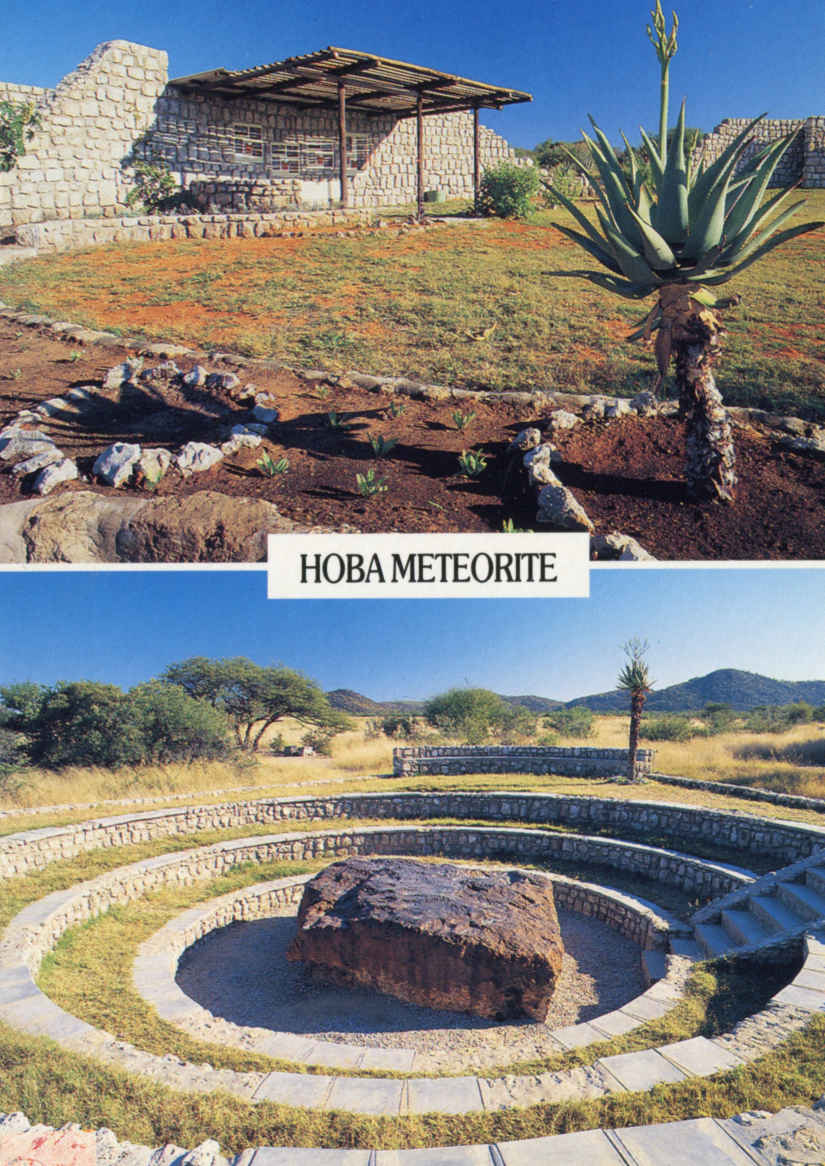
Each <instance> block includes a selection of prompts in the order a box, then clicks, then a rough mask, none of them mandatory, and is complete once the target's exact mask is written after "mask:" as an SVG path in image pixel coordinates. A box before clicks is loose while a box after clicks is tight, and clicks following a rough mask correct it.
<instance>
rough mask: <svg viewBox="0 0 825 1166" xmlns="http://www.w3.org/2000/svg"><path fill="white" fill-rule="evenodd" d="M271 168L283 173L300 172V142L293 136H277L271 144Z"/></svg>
mask: <svg viewBox="0 0 825 1166" xmlns="http://www.w3.org/2000/svg"><path fill="white" fill-rule="evenodd" d="M271 151H272V153H271V158H272V169H273V170H280V171H281V173H283V174H300V173H301V143H300V142H299V141H298V140H297V139H295V138H282V139H281V140H278V139H277V138H276V139H275V140H274V141H273V142H272V146H271Z"/></svg>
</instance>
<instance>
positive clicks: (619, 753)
mask: <svg viewBox="0 0 825 1166" xmlns="http://www.w3.org/2000/svg"><path fill="white" fill-rule="evenodd" d="M654 756H655V751H654V750H653V749H639V750H638V751H637V753H636V758H637V761H638V764H639V770H640V771H641V773H643V774H649V773H650V770H651V767H652V765H653V758H654ZM627 761H628V752H627V750H626V749H590V748H582V747H570V748H563V747H561V746H557V745H529V746H528V745H480V746H476V745H455V746H453V745H422V746H404V747H402V748H398V749H393V751H392V768H393V774H394V776H395V777H410V776H413V775H415V774H421V773H442V774H443V773H446V774H454V773H558V774H561V775H562V776H569V777H614V776H615V775H616V774H622V775H624V774H626V772H627Z"/></svg>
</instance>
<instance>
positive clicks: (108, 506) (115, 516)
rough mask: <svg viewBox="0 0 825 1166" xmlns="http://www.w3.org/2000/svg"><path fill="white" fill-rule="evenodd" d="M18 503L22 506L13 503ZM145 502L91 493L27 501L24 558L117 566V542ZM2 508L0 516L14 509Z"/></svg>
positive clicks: (23, 526) (73, 492) (22, 531)
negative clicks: (133, 514) (118, 535)
mask: <svg viewBox="0 0 825 1166" xmlns="http://www.w3.org/2000/svg"><path fill="white" fill-rule="evenodd" d="M14 505H20V504H14V503H13V504H12V506H14ZM144 505H145V502H144V501H143V500H142V499H136V498H128V497H127V498H117V497H112V496H110V495H106V494H95V493H94V492H93V491H91V490H66V491H62V492H61V493H60V494H57V495H55V496H54V497H51V498H44V499H38V500H37V501H36V502H34V503H31V502H28V503H26V509H25V511H23V512H21V514H20V519H19V521H20V528H19V532H20V538H21V540H22V547H23V554H22V559H21V560H18V559H17V558H9V559H8V560H7V561H9V562H17V561H24V562H27V563H95V562H96V563H116V562H119V561H120V559H119V556H118V554H117V552H116V546H115V540H116V536H117V533H118V531H119V530H120V529H121V528H122V527H124V526H125V525H126V523H127V522H128V519H129V517H130V516H131V514H132V513H133V512H134V511H135V510H137V509H139V508H140V507H141V506H144ZM11 508H12V507H11V506H10V507H2V508H0V514H3V513H5V512H6V511H7V510H11Z"/></svg>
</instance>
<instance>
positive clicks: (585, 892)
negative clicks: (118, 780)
mask: <svg viewBox="0 0 825 1166" xmlns="http://www.w3.org/2000/svg"><path fill="white" fill-rule="evenodd" d="M534 873H535V872H534ZM312 877H313V876H312V875H300V876H293V877H292V878H286V879H276V880H274V881H272V882H268V883H258V884H256V885H254V886H249V887H243V888H242V889H240V890H238V891H233V892H231V893H230V894H228V895H222V896H220V898H217V899H214V900H212V901H211V902H208V903H201V904H199V905H198V906H196V907H193V908H191V909H190V910H188V911H184V912H182V913H181V914H180V915H177V916H176V917H175V918H174V919H171V920H170V921H169V922H168V923H167V924H165V926H163V927H162V928H161V929H160V930H159V931H157V932H155V934H154V935H152V936H151V937H150V938H149V939H147V940H146V941H145V942H144V943H142V944H141V946H140V948H139V950H138V954H137V958H136V959H135V962H134V965H133V967H132V979H133V982H134V985H135V987H136V988H137V990H138V992H139V993H140V994H141V996H142V997H143V998H144V1000H146V1001H147V1002H148V1003H149V1004H151V1005H152V1007H153V1008H155V1010H156V1011H157V1012H158V1014H159V1015H160V1016H161V1017H162V1018H163V1019H164V1020H168V1021H169V1022H170V1023H172V1024H178V1025H182V1026H183V1027H184V1028H188V1025H189V1022H192V1023H193V1024H194V1028H195V1032H196V1033H197V1032H198V1028H199V1026H200V1025H202V1024H203V1022H204V1020H206V1021H208V1022H209V1029H210V1035H211V1037H212V1039H217V1040H218V1041H219V1042H220V1043H222V1044H223V1043H226V1044H231V1045H235V1046H237V1045H242V1046H243V1047H246V1045H247V1044H249V1046H250V1048H254V1049H256V1050H257V1051H263V1052H269V1053H273V1054H274V1055H276V1056H278V1057H280V1058H284V1059H286V1060H291V1061H296V1062H300V1063H302V1064H305V1065H324V1066H327V1067H329V1066H335V1067H337V1068H353V1067H358V1068H370V1069H373V1068H383V1069H385V1070H386V1069H392V1070H395V1071H401V1072H403V1071H410V1070H412V1069H414V1068H420V1066H418V1065H417V1063H416V1062H417V1054H416V1052H415V1050H414V1049H408V1048H392V1049H378V1050H376V1049H368V1050H366V1051H365V1049H364V1047H363V1046H358V1045H348V1044H345V1043H343V1042H341V1041H337V1040H336V1041H323V1040H322V1041H314V1040H312V1039H311V1038H309V1037H307V1036H298V1035H296V1034H294V1033H289V1032H277V1033H276V1032H272V1033H267V1034H266V1036H265V1037H264V1038H263V1047H262V1048H261V1047H260V1033H259V1031H258V1030H255V1029H252V1030H249V1029H244V1028H243V1027H238V1026H236V1025H228V1026H227V1030H228V1034H227V1035H225V1036H224V1035H222V1032H223V1030H222V1029H220V1028H219V1027H218V1025H217V1024H216V1022H215V1018H214V1017H213V1016H211V1014H209V1013H207V1012H206V1010H205V1009H203V1008H201V1007H200V1005H198V1004H197V1003H196V1002H195V1001H194V1000H192V999H191V998H190V997H189V996H187V995H186V994H185V993H184V992H183V991H182V990H181V989H180V988H179V987H178V985H177V983H176V980H175V976H176V974H177V969H178V962H179V960H180V958H181V956H182V955H183V954H184V952H185V951H187V950H188V949H189V948H191V947H192V946H194V945H195V944H197V943H198V942H200V940H202V939H204V938H205V937H206V936H207V935H210V934H211V933H212V932H214V931H216V930H218V929H220V928H222V927H227V926H229V925H230V924H232V923H236V922H240V921H248V920H251V919H260V918H268V917H269V916H271V915H275V914H278V913H280V912H283V911H284V910H285V909H290V908H291V907H293V906H296V905H297V903H298V902H299V901H300V898H301V895H302V894H303V888H304V886H305V884H306V883H307V881H308V880H309V879H310V878H312ZM543 877H545V878H547V879H548V880H549V881H550V882H552V884H553V894H554V898H555V901H556V905H557V906H559V907H563V908H567V910H569V911H575V912H577V913H579V914H582V915H586V916H588V917H589V918H592V919H597V920H599V921H600V922H603V923H605V924H606V925H607V926H608V927H610V928H612V929H613V930H614V931H617V932H618V933H619V934H620V935H624V936H626V937H627V938H629V939H630V940H632V941H633V942H635V943H637V944H639V943H640V941H641V942H644V940H645V939H646V938H647V937H649V936H650V935H653V936H654V938H655V939H656V940H659V939H660V938H661V937H664V936H665V935H666V933H667V931H668V930H669V929H670V928H673V929H674V930H679V929H680V928H681V926H682V925H681V923H680V921H679V920H677V919H676V918H675V917H672V916H670V915H669V914H668V913H667V912H664V911H661V910H660V909H659V908H655V909H654V908H653V907H652V906H651V905H650V904H647V903H645V902H644V901H642V900H641V899H637V898H635V897H633V896H631V895H625V894H622V893H621V892H619V891H614V890H611V889H609V888H606V887H599V886H594V885H593V884H590V883H581V882H577V881H575V880H574V879H567V878H565V877H564V876H563V875H556V874H548V875H544V876H543ZM648 950H649V949H648ZM670 975H671V979H674V978H675V980H676V981H677V983H676V984H675V985H674V986H675V987H677V988H678V989H681V978H682V975H683V969H681V968H678V967H674V962H673V961H671V973H670ZM639 1008H641V1015H640V1014H639V1011H638V1009H639ZM636 1009H637V1011H636V1012H634V1011H633V1002H632V1001H630V1002H628V1003H627V1004H625V1005H623V1006H622V1009H617V1010H616V1012H617V1013H619V1012H621V1015H620V1016H619V1017H618V1019H617V1020H616V1021H615V1023H616V1024H618V1025H619V1026H620V1027H621V1028H622V1030H626V1031H630V1027H638V1026H639V1025H641V1024H643V1023H644V1020H643V1019H642V1016H643V1014H644V1006H643V1005H641V1006H640V1005H636ZM597 1023H598V1022H597ZM603 1023H604V1024H606V1025H607V1028H605V1029H603V1030H601V1031H604V1032H605V1033H607V1032H608V1031H609V1028H610V1024H611V1021H610V1020H608V1019H605V1020H604V1021H603ZM569 1027H570V1028H571V1029H572V1028H576V1027H578V1026H576V1025H573V1026H569ZM582 1035H583V1036H587V1037H588V1038H589V1036H590V1035H591V1033H590V1027H589V1025H585V1026H584V1028H583V1030H582ZM567 1036H568V1040H569V1039H571V1037H572V1036H573V1034H572V1032H568V1034H567ZM241 1038H242V1039H241ZM253 1042H254V1043H253ZM560 1047H564V1045H563V1044H562V1043H561V1042H559V1041H556V1044H555V1048H556V1050H558V1048H560ZM510 1060H512V1056H511V1054H510V1053H509V1052H508V1050H507V1048H506V1047H504V1048H501V1046H500V1045H499V1044H498V1043H497V1042H494V1043H493V1045H492V1047H491V1048H490V1049H489V1064H490V1065H493V1064H496V1063H504V1064H506V1063H508V1062H509V1061H510Z"/></svg>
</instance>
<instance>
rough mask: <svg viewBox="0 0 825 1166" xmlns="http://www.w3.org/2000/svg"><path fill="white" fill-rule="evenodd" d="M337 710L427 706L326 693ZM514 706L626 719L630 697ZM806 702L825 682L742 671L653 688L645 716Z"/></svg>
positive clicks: (515, 700) (820, 697)
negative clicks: (583, 710)
mask: <svg viewBox="0 0 825 1166" xmlns="http://www.w3.org/2000/svg"><path fill="white" fill-rule="evenodd" d="M327 698H328V699H329V702H330V704H331V705H333V706H334V707H335V708H338V709H342V710H343V711H344V712H346V713H349V714H350V716H353V717H386V716H391V715H392V714H399V713H400V714H405V713H407V714H409V715H411V716H418V715H421V713H423V711H424V705H425V703H426V702H425V701H423V700H372V699H371V698H370V697H368V696H364V695H363V694H362V693H360V692H353V690H352V689H351V688H336V689H334V690H333V691H332V692H328V693H327ZM501 699H502V700H505V701H507V703H508V704H512V705H524V707H525V708H528V709H530V711H531V712H533V713H536V714H538V715H541V714H542V713H547V712H550V711H551V710H552V709H556V708H575V706H576V705H587V707H588V708H589V709H592V710H593V712H595V713H626V712H627V711H628V707H629V701H628V696H627V693H626V692H620V691H619V690H618V689H614V690H613V692H596V693H593V694H592V695H590V696H577V697H576V699H575V700H568V701H567V702H565V701H560V700H552V699H551V698H550V697H546V696H531V695H527V696H502V698H501ZM797 700H804V701H807V702H808V704H813V705H818V704H825V680H773V679H772V678H771V677H770V676H760V675H759V674H758V673H756V672H742V671H741V670H740V669H738V668H718V669H717V670H716V671H715V672H709V673H708V674H707V676H697V677H694V678H693V679H692V680H685V681H684V682H683V683H682V684H671V685H669V686H668V687H667V688H659V689H657V688H654V689H653V691H652V692H651V693H650V695H649V696H648V698H647V702H646V703H645V712H652V713H653V712H659V713H676V712H679V713H684V712H694V711H698V710H699V709H703V708H704V707H705V705H706V704H711V703H716V702H718V703H719V704H729V705H730V706H731V708H734V709H737V710H738V711H739V712H747V711H748V709H753V708H756V707H757V706H758V705H763V704H780V705H781V704H793V703H794V701H797Z"/></svg>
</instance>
